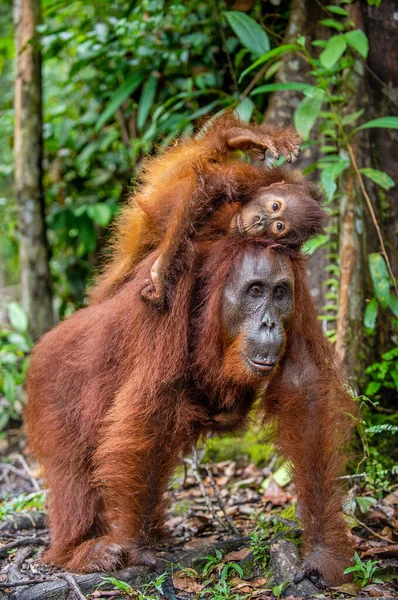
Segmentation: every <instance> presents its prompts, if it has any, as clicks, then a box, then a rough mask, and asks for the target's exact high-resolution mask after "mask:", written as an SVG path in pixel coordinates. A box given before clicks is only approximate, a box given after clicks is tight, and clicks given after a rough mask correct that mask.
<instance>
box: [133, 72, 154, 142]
mask: <svg viewBox="0 0 398 600" xmlns="http://www.w3.org/2000/svg"><path fill="white" fill-rule="evenodd" d="M158 81H159V78H158V77H156V76H155V75H151V76H150V77H149V79H148V80H147V81H146V82H145V83H144V85H143V87H142V93H141V97H140V102H139V104H138V110H137V128H138V129H139V130H140V131H141V129H142V128H143V127H144V125H145V123H146V120H147V118H148V115H149V113H150V112H151V108H152V105H153V101H154V99H155V94H156V88H157V86H158Z"/></svg>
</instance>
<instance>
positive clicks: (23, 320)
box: [7, 302, 29, 333]
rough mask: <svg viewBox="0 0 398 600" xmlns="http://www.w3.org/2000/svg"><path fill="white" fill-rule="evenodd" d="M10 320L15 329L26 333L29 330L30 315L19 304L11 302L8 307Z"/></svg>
mask: <svg viewBox="0 0 398 600" xmlns="http://www.w3.org/2000/svg"><path fill="white" fill-rule="evenodd" d="M7 309H8V318H9V319H10V323H11V325H12V327H13V328H14V329H16V330H17V331H21V332H22V333H26V331H27V330H28V324H29V321H28V315H27V314H26V312H25V311H24V309H23V308H22V306H21V305H20V304H18V302H11V303H10V304H9V305H8V307H7Z"/></svg>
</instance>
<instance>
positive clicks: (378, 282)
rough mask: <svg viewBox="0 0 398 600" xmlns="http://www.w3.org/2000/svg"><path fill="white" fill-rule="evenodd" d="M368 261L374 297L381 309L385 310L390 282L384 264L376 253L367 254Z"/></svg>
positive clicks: (381, 257) (382, 259) (388, 297)
mask: <svg viewBox="0 0 398 600" xmlns="http://www.w3.org/2000/svg"><path fill="white" fill-rule="evenodd" d="M368 261H369V270H370V275H371V277H372V281H373V287H374V290H375V293H376V297H377V299H378V301H379V302H380V304H381V305H382V307H383V308H386V307H387V306H388V304H389V301H390V281H389V276H388V271H387V266H386V262H385V260H384V258H383V256H382V255H381V254H379V253H378V252H373V253H372V254H369V256H368Z"/></svg>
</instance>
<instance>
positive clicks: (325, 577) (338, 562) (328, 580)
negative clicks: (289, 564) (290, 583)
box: [294, 546, 350, 587]
mask: <svg viewBox="0 0 398 600" xmlns="http://www.w3.org/2000/svg"><path fill="white" fill-rule="evenodd" d="M347 567H348V561H347V560H346V559H344V558H343V557H342V556H341V555H339V553H338V552H337V551H336V553H333V552H331V551H329V550H326V549H324V548H322V546H318V547H316V548H315V549H314V550H313V551H312V552H311V554H308V556H306V558H305V559H304V561H303V563H302V565H301V568H300V570H299V571H297V573H296V574H295V576H294V583H300V581H302V580H303V579H304V577H307V578H308V579H309V580H310V581H312V583H314V584H315V585H316V586H317V587H326V586H330V585H340V584H342V583H344V582H346V581H350V577H349V576H347V575H344V570H345V569H346V568H347Z"/></svg>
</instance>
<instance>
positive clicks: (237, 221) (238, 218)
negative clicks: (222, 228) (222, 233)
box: [236, 213, 245, 235]
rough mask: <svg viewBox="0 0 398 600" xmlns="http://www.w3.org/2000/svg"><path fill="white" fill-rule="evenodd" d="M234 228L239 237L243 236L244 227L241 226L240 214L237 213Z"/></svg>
mask: <svg viewBox="0 0 398 600" xmlns="http://www.w3.org/2000/svg"><path fill="white" fill-rule="evenodd" d="M236 227H237V229H238V231H239V233H240V235H245V228H244V225H243V221H242V215H241V213H238V214H237V215H236Z"/></svg>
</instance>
